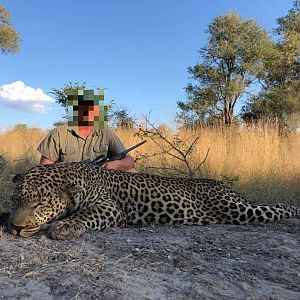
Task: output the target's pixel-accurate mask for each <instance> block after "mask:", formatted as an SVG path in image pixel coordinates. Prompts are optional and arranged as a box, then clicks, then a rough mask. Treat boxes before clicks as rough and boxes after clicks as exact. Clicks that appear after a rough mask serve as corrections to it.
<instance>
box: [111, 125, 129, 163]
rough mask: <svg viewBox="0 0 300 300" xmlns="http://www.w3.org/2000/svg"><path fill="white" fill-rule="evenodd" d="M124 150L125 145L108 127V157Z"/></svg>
mask: <svg viewBox="0 0 300 300" xmlns="http://www.w3.org/2000/svg"><path fill="white" fill-rule="evenodd" d="M124 150H126V148H125V146H124V145H123V143H122V142H121V140H120V139H119V138H118V136H117V135H116V134H115V133H114V131H113V130H112V129H109V144H108V152H107V156H108V157H113V156H115V155H117V154H119V153H120V152H122V151H124Z"/></svg>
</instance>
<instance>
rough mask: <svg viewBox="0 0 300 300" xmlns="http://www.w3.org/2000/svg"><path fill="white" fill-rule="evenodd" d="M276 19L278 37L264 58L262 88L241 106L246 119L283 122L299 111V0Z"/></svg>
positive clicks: (243, 116) (242, 114)
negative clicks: (285, 13)
mask: <svg viewBox="0 0 300 300" xmlns="http://www.w3.org/2000/svg"><path fill="white" fill-rule="evenodd" d="M277 23H278V28H277V29H276V30H275V33H276V34H277V35H278V37H279V39H278V41H277V43H274V45H273V47H272V48H271V49H270V52H269V54H268V56H267V57H266V59H265V62H264V74H263V76H262V77H261V82H262V83H263V89H262V90H261V91H260V93H259V94H258V95H257V96H256V97H252V98H250V101H249V102H248V103H247V105H246V106H244V107H243V109H242V113H241V116H242V118H243V119H244V120H246V121H247V120H249V119H252V120H259V119H262V118H263V119H266V118H267V119H270V118H271V119H274V118H276V119H277V120H279V121H280V122H281V123H282V124H283V123H285V122H287V119H288V118H289V117H290V116H291V115H293V114H295V113H300V1H299V0H296V1H294V6H293V8H292V9H291V10H290V11H289V12H288V14H287V15H286V16H284V17H281V18H279V19H277Z"/></svg>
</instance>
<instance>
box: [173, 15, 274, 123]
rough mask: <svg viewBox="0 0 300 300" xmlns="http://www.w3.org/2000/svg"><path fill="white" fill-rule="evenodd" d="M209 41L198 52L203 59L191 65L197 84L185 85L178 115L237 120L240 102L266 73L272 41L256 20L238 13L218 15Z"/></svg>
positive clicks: (224, 121) (225, 120) (213, 23)
mask: <svg viewBox="0 0 300 300" xmlns="http://www.w3.org/2000/svg"><path fill="white" fill-rule="evenodd" d="M208 34H209V40H208V43H207V45H206V46H205V47H202V48H201V49H200V51H199V54H200V59H201V62H200V63H199V64H197V65H195V66H193V67H189V68H188V72H189V74H191V78H192V79H194V83H189V84H188V85H187V87H186V89H185V90H186V93H187V97H188V99H187V101H186V102H182V101H179V102H178V103H177V104H178V107H179V108H180V109H181V113H180V114H179V117H183V118H190V119H191V120H192V121H196V120H198V121H200V122H201V121H206V120H207V119H210V120H213V119H218V120H220V121H221V122H222V124H225V125H226V126H231V125H232V123H233V120H234V109H235V106H236V104H237V103H238V101H240V99H241V98H242V97H243V96H244V95H245V94H246V93H247V92H249V88H250V87H251V86H252V85H253V84H254V83H255V82H256V81H257V80H258V79H260V78H261V76H262V75H263V71H264V69H263V60H264V58H265V56H266V55H267V53H268V52H269V51H270V47H271V44H272V43H271V40H270V38H269V36H268V34H267V32H266V31H264V30H263V29H262V28H261V27H260V26H259V25H258V24H257V23H255V22H254V21H253V20H251V19H248V20H243V19H242V18H241V17H240V16H238V15H236V14H232V13H230V14H225V15H223V16H219V17H216V18H215V19H214V20H213V21H212V23H211V24H210V25H209V27H208Z"/></svg>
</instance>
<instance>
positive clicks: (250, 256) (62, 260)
mask: <svg viewBox="0 0 300 300" xmlns="http://www.w3.org/2000/svg"><path fill="white" fill-rule="evenodd" d="M299 233H300V220H292V221H289V222H288V221H284V222H281V223H273V224H258V225H251V226H232V225H213V226H211V225H209V226H191V227H189V226H173V227H169V226H161V227H145V228H123V229H120V228H111V229H107V230H105V231H102V232H96V231H95V232H92V231H91V232H88V233H86V234H85V235H84V236H83V237H82V238H80V239H77V240H71V241H55V240H51V239H49V238H48V237H47V235H46V232H40V233H39V234H38V235H37V236H35V237H33V238H29V239H21V238H15V237H13V236H11V235H10V234H8V233H7V232H5V230H4V231H2V233H1V239H0V299H45V300H48V299H247V300H254V299H284V300H287V299H300V247H299V246H300V234H299Z"/></svg>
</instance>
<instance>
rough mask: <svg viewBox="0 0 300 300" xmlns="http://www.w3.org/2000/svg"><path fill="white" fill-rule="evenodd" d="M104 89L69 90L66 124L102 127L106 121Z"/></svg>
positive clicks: (106, 108) (106, 107) (106, 109)
mask: <svg viewBox="0 0 300 300" xmlns="http://www.w3.org/2000/svg"><path fill="white" fill-rule="evenodd" d="M107 112H108V106H107V105H104V90H97V91H94V90H71V91H70V92H69V93H68V125H69V126H89V127H93V128H94V127H96V128H104V127H106V126H107V121H108V115H107Z"/></svg>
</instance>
